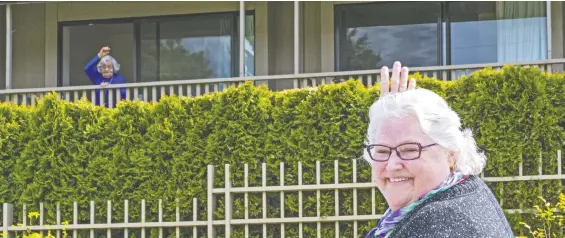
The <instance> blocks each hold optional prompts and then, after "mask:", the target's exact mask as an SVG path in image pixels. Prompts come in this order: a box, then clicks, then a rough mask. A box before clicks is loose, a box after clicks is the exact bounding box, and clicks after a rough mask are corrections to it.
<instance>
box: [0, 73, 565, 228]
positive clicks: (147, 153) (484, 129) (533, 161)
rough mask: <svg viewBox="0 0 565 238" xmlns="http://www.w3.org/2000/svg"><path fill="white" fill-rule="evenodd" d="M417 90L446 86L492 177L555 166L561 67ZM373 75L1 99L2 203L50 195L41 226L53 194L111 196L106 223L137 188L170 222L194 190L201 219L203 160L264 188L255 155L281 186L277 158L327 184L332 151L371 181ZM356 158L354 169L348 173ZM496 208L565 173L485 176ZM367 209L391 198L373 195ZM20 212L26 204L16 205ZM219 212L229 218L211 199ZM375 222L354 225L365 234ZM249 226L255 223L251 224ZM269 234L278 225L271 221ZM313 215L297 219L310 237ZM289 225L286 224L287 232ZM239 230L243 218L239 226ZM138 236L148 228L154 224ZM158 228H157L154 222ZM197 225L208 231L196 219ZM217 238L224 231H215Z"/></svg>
mask: <svg viewBox="0 0 565 238" xmlns="http://www.w3.org/2000/svg"><path fill="white" fill-rule="evenodd" d="M415 77H416V78H417V79H418V85H419V87H424V88H428V89H431V90H433V91H435V92H437V93H438V94H440V95H442V96H444V97H445V98H446V99H447V101H448V102H449V103H450V104H451V105H452V106H453V107H454V109H455V110H456V111H457V112H458V113H460V115H461V117H462V121H463V124H464V125H465V126H466V127H471V128H472V129H473V130H474V134H475V137H476V139H477V143H478V145H479V146H480V147H481V148H483V149H486V152H487V155H488V158H489V159H488V164H487V168H486V171H485V173H486V175H487V176H513V175H517V174H518V165H519V163H520V161H521V160H520V156H522V158H523V160H524V162H523V164H524V174H536V173H537V167H538V166H539V157H540V154H541V155H542V156H543V158H544V159H543V161H542V163H543V172H544V173H546V174H555V173H556V170H557V163H556V160H555V156H556V151H557V150H558V149H561V145H562V142H563V141H564V140H563V139H564V135H565V134H564V129H563V128H564V126H565V117H563V116H562V115H563V112H564V111H565V103H564V100H565V97H564V96H565V95H564V93H563V92H564V90H563V89H565V82H564V81H563V75H558V74H553V75H551V74H546V73H542V72H541V71H540V70H538V69H534V68H517V67H505V68H504V69H503V70H502V71H500V72H497V71H494V70H491V69H485V70H482V71H479V72H478V73H475V74H473V75H472V76H470V77H467V78H463V79H460V80H457V81H456V82H442V81H438V80H436V79H430V78H423V77H422V76H420V75H415ZM378 94H379V85H378V84H377V85H374V86H372V87H365V86H363V85H361V84H360V83H359V82H358V81H356V80H351V81H347V82H345V83H341V84H334V85H325V86H321V87H318V88H316V89H299V90H287V91H283V92H273V91H269V90H268V89H267V88H264V87H254V86H252V84H250V83H247V84H244V85H242V86H240V87H237V88H233V87H232V88H229V89H227V90H226V91H224V92H221V93H212V94H207V95H203V96H200V97H194V98H187V97H181V98H179V97H176V96H173V97H165V98H162V99H161V101H159V102H158V103H145V102H139V101H123V102H121V103H120V104H119V105H118V107H117V108H116V109H106V108H100V107H94V106H92V105H91V104H90V103H89V102H87V101H86V100H84V101H80V102H78V103H69V102H66V101H63V100H57V97H56V95H54V94H51V95H48V96H47V97H45V99H44V100H42V101H40V102H39V103H38V104H37V105H36V106H15V105H12V104H6V103H3V104H0V169H1V170H2V172H3V179H1V180H0V195H1V196H0V198H1V199H2V201H1V202H9V203H12V204H14V205H15V207H16V208H20V207H21V206H22V205H23V204H27V206H28V211H30V210H34V209H35V210H37V208H38V203H39V202H45V208H46V211H45V212H44V214H45V217H46V218H47V223H53V222H54V221H55V212H54V211H55V206H56V204H57V203H60V204H61V211H62V220H69V221H72V212H71V211H72V206H73V202H74V201H77V202H78V203H79V208H80V212H79V222H83V223H87V222H89V221H90V220H89V219H90V217H89V214H88V211H89V201H90V200H93V201H95V203H96V212H97V214H96V215H97V217H96V219H97V222H102V223H103V222H106V220H105V219H106V218H105V216H106V201H107V200H112V201H113V205H114V207H113V211H112V214H113V220H114V222H120V221H123V209H124V205H123V200H125V199H128V200H129V204H130V207H129V214H130V218H129V220H130V221H131V222H135V221H139V220H140V209H139V208H140V204H141V200H142V199H146V205H147V213H146V214H147V218H146V221H156V219H157V213H158V211H157V207H158V206H157V203H158V200H159V199H163V203H164V214H165V220H168V221H172V220H174V219H175V204H176V202H175V200H177V199H178V200H179V204H180V211H181V218H182V219H183V220H191V219H192V215H193V214H192V210H193V207H192V206H193V204H192V198H198V204H197V206H198V207H197V211H198V219H199V220H205V219H207V218H206V214H207V213H206V188H207V187H206V173H207V170H206V166H207V165H208V164H213V165H215V166H216V169H215V178H216V181H215V185H214V186H215V187H221V186H223V185H224V166H223V165H224V164H226V163H228V164H230V165H231V169H230V170H231V174H232V176H233V177H232V182H233V186H234V187H237V186H243V181H244V179H243V167H244V164H245V163H248V164H249V183H250V186H260V185H261V163H262V162H265V163H267V169H268V173H267V177H268V178H267V184H268V185H278V183H279V181H280V178H279V176H280V175H279V164H280V162H284V163H286V165H285V166H286V167H285V177H284V182H285V184H286V185H296V184H298V179H297V178H296V175H297V171H298V167H297V162H298V161H301V162H302V164H303V184H314V183H316V181H315V177H316V176H315V175H316V173H315V172H316V166H315V164H316V161H321V166H322V170H321V171H322V174H321V180H322V181H321V182H322V183H333V182H334V178H333V175H334V165H333V161H334V160H338V161H339V175H340V177H339V181H340V182H343V183H347V182H351V181H352V180H353V176H356V177H357V181H358V182H369V181H370V177H371V176H370V172H371V171H370V168H369V165H368V163H366V162H364V161H362V159H359V158H361V155H362V153H361V152H362V146H363V142H364V138H365V131H366V126H367V123H368V121H367V120H368V118H367V110H368V107H369V106H370V105H371V104H372V103H373V102H374V100H376V99H377V98H378ZM352 159H359V160H357V170H358V174H356V175H354V174H352V163H351V161H352ZM489 185H490V186H491V188H492V189H493V192H494V193H495V194H496V196H497V197H498V198H499V199H502V200H503V201H504V202H503V203H504V208H521V207H532V206H533V205H535V203H536V202H537V201H536V199H537V197H538V196H544V197H545V198H547V199H548V200H555V199H557V196H558V194H559V193H560V192H562V191H563V187H562V185H561V184H560V181H557V180H556V181H543V182H541V181H527V182H510V183H490V184H489ZM285 196H286V197H285V211H284V212H285V217H297V216H298V193H285ZM333 196H334V192H333V191H327V192H324V191H322V192H321V200H320V201H321V211H320V212H321V215H322V216H331V215H333V214H334V213H335V211H334V208H335V204H333V203H334V200H333ZM233 197H234V207H233V211H234V213H233V217H234V219H238V218H243V217H244V211H245V209H244V208H243V196H239V195H234V196H233ZM357 197H358V206H359V207H358V214H371V190H364V189H359V190H358V195H357ZM352 198H353V192H352V191H351V190H350V191H343V192H341V194H340V204H339V209H340V213H341V214H343V215H351V214H353V201H352ZM375 199H376V205H377V207H376V212H377V213H382V212H384V210H385V209H386V208H387V205H386V202H385V200H384V199H383V198H382V196H381V195H380V194H379V193H378V192H377V193H376V198H375ZM261 203H262V197H261V194H253V193H252V194H250V195H249V204H252V205H250V206H249V207H248V209H249V212H250V215H249V216H250V218H261V217H262V204H261ZM279 203H280V195H279V193H269V194H268V217H280V212H281V211H280V204H279ZM303 208H304V212H303V215H304V216H315V215H316V193H315V192H304V193H303ZM16 214H17V216H18V217H17V218H18V219H21V217H20V216H21V215H20V214H21V212H18V213H16ZM214 216H215V217H216V218H220V219H221V218H223V217H224V200H223V197H222V196H219V200H218V203H217V209H216V210H215V211H214ZM508 217H509V220H510V221H511V223H512V226H513V228H514V230H515V231H516V232H517V233H526V232H527V230H525V229H524V227H523V226H521V225H520V224H519V221H525V222H527V223H529V222H530V221H533V220H532V219H535V218H532V217H531V216H528V215H508ZM375 224H376V221H370V222H359V226H358V234H360V235H363V234H365V233H366V232H367V231H368V230H369V229H370V228H372V227H373V226H375ZM322 226H323V231H322V236H323V237H329V236H334V232H335V230H334V223H323V224H322ZM250 229H251V234H252V236H253V237H259V236H260V234H261V230H262V227H260V226H259V227H256V226H250ZM268 229H269V234H278V233H279V232H280V226H279V225H269V226H268ZM315 230H316V224H305V225H304V232H305V233H304V236H305V237H311V236H314V234H315ZM297 232H298V225H297V224H288V225H286V226H285V233H286V235H287V236H296V235H297ZM233 233H234V236H235V237H240V236H242V235H243V226H236V227H235V228H234V231H233ZM147 234H150V233H149V232H148V233H147ZM151 234H154V232H151ZM200 234H201V235H202V234H204V230H201V232H200ZM340 234H341V235H342V236H344V237H351V236H352V235H353V223H352V222H343V223H341V224H340ZM218 236H219V237H221V236H222V232H221V229H219V232H218Z"/></svg>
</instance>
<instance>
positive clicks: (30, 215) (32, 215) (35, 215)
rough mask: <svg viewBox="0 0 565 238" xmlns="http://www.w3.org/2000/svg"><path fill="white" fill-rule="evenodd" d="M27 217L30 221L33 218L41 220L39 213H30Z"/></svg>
mask: <svg viewBox="0 0 565 238" xmlns="http://www.w3.org/2000/svg"><path fill="white" fill-rule="evenodd" d="M27 217H29V219H31V218H32V217H35V218H36V219H37V218H39V212H30V213H28V214H27Z"/></svg>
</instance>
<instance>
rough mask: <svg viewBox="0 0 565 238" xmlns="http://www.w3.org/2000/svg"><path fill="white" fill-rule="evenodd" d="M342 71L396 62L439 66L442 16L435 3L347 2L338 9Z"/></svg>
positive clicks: (338, 37)
mask: <svg viewBox="0 0 565 238" xmlns="http://www.w3.org/2000/svg"><path fill="white" fill-rule="evenodd" d="M335 9H336V10H335V12H336V14H335V16H336V23H337V29H336V30H337V31H336V32H337V34H338V36H337V43H338V44H337V47H338V48H337V51H336V52H338V55H339V60H338V61H339V63H338V70H340V71H343V70H365V69H374V68H380V67H381V66H383V65H392V63H393V62H394V61H396V60H399V61H401V62H403V63H404V64H406V65H410V66H412V67H417V66H430V65H437V64H438V63H439V62H438V53H439V44H438V42H439V34H438V19H439V17H440V13H441V6H440V4H439V3H434V2H413V3H412V2H411V3H408V2H383V3H369V4H353V5H352V4H345V5H338V6H336V8H335Z"/></svg>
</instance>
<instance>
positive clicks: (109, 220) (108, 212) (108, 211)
mask: <svg viewBox="0 0 565 238" xmlns="http://www.w3.org/2000/svg"><path fill="white" fill-rule="evenodd" d="M107 206H108V207H107V208H106V223H107V224H108V226H110V224H112V201H110V200H108V205H107ZM106 237H108V238H109V237H112V229H110V228H108V229H107V230H106Z"/></svg>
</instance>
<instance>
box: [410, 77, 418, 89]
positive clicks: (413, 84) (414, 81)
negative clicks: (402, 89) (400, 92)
mask: <svg viewBox="0 0 565 238" xmlns="http://www.w3.org/2000/svg"><path fill="white" fill-rule="evenodd" d="M415 88H416V79H414V78H411V79H410V82H409V83H408V90H413V89H415Z"/></svg>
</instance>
